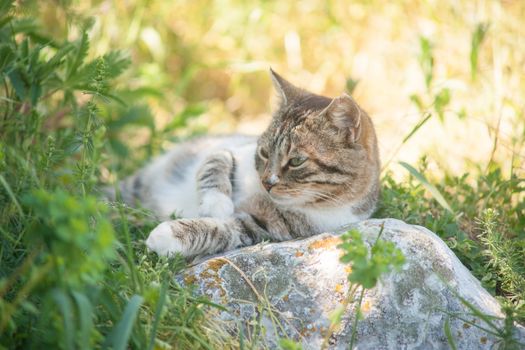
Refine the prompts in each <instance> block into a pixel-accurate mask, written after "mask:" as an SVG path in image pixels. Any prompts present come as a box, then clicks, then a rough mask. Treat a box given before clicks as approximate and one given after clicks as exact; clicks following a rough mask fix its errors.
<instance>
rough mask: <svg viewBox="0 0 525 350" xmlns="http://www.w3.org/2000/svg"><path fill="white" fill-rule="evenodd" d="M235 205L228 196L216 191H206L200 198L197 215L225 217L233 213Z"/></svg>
mask: <svg viewBox="0 0 525 350" xmlns="http://www.w3.org/2000/svg"><path fill="white" fill-rule="evenodd" d="M234 211H235V207H234V206H233V202H232V200H231V198H230V197H228V196H227V195H225V194H224V193H221V192H218V191H207V192H205V193H204V195H203V196H202V198H201V203H200V205H199V216H200V217H209V218H218V219H226V218H229V217H230V216H232V215H233V212H234Z"/></svg>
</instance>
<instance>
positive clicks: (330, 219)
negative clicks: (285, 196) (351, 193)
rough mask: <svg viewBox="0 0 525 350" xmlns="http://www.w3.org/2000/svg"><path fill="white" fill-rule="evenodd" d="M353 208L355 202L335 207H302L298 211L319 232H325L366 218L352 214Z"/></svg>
mask: <svg viewBox="0 0 525 350" xmlns="http://www.w3.org/2000/svg"><path fill="white" fill-rule="evenodd" d="M354 208H355V204H353V205H351V204H348V205H343V206H340V207H337V208H302V209H299V212H301V213H302V214H304V215H306V217H308V219H309V220H310V222H311V223H312V224H313V225H314V226H315V227H317V229H318V230H319V232H327V231H334V230H336V229H338V228H340V227H342V226H344V225H348V224H351V223H353V222H357V221H361V220H364V219H366V218H367V216H366V215H356V214H354V210H353V209H354Z"/></svg>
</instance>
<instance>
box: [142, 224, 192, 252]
mask: <svg viewBox="0 0 525 350" xmlns="http://www.w3.org/2000/svg"><path fill="white" fill-rule="evenodd" d="M179 226H180V225H177V222H176V221H165V222H163V223H161V224H159V225H158V226H157V227H155V228H154V229H153V231H151V233H150V234H149V236H148V239H146V246H147V247H148V249H149V250H152V251H154V252H155V253H157V254H158V255H162V256H170V255H173V254H175V253H181V254H182V255H185V249H184V247H183V244H182V241H181V239H180V238H178V237H177V236H178V234H177V231H178V229H180V227H179Z"/></svg>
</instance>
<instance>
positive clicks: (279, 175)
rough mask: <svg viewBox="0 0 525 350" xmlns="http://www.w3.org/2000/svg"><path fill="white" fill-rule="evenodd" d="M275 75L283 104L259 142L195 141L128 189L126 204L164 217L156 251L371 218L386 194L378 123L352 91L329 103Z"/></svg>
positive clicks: (285, 236)
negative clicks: (382, 192) (381, 177)
mask: <svg viewBox="0 0 525 350" xmlns="http://www.w3.org/2000/svg"><path fill="white" fill-rule="evenodd" d="M270 74H271V77H272V82H273V85H274V87H275V89H276V90H277V92H278V96H279V103H278V108H277V110H276V112H275V113H274V114H273V118H272V121H271V123H270V125H269V127H268V128H267V129H266V131H264V132H263V133H262V135H261V136H260V137H258V138H257V137H251V136H243V135H232V136H208V137H201V138H197V139H194V140H190V141H187V142H185V143H181V144H179V145H177V146H176V147H175V148H174V149H173V150H171V151H170V152H168V153H166V154H164V155H162V156H160V157H158V158H157V159H155V160H153V162H152V163H151V164H149V165H148V166H146V167H145V168H143V169H141V170H139V171H138V172H137V173H136V174H135V175H133V176H131V177H129V178H127V179H126V180H124V181H123V182H122V183H121V185H120V191H121V193H122V198H123V200H124V201H125V202H127V203H128V204H130V205H133V204H135V203H137V202H138V203H140V205H142V206H143V207H146V208H149V209H151V210H152V211H153V212H155V213H156V214H157V215H158V216H159V218H161V219H162V220H164V221H163V222H162V223H160V224H159V225H158V226H157V227H156V228H155V229H154V230H153V231H152V232H151V233H150V234H149V237H148V238H147V240H146V245H147V247H148V248H149V249H150V250H152V251H154V252H156V253H157V254H159V255H172V254H175V253H180V254H182V255H183V256H185V257H187V258H194V257H197V256H203V255H210V254H215V253H219V252H223V251H227V250H231V249H234V248H238V247H241V246H247V245H252V244H255V243H258V242H261V241H262V240H271V241H285V240H290V239H294V238H299V237H307V236H312V235H315V234H319V233H322V232H326V231H331V230H335V229H337V228H339V227H341V226H343V225H345V224H349V223H352V222H356V221H360V220H364V219H367V218H368V217H370V215H371V214H372V212H373V211H374V209H375V206H376V203H377V200H378V197H379V191H380V186H379V172H380V160H379V152H378V146H377V138H376V134H375V131H374V126H373V123H372V120H371V119H370V117H369V116H368V115H367V114H366V113H365V112H364V111H363V110H362V109H361V107H359V106H358V104H357V103H356V102H355V101H354V99H353V98H352V97H350V96H349V95H347V94H346V93H343V94H342V95H341V96H339V97H337V98H334V99H330V98H327V97H324V96H320V95H316V94H313V93H310V92H308V91H306V90H303V89H300V88H298V87H296V86H294V85H293V84H292V83H290V82H288V81H287V80H285V79H284V78H283V77H281V76H280V75H279V74H277V73H275V72H274V71H273V70H271V69H270ZM173 213H175V214H176V216H177V217H181V219H177V220H170V219H169V218H170V215H172V214H173Z"/></svg>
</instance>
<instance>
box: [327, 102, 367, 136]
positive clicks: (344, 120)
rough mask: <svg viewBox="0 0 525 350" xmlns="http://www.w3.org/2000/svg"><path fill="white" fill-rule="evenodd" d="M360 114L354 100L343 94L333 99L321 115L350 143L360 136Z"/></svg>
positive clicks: (359, 109)
mask: <svg viewBox="0 0 525 350" xmlns="http://www.w3.org/2000/svg"><path fill="white" fill-rule="evenodd" d="M361 113H362V112H361V108H359V106H358V105H357V103H356V102H355V101H354V99H353V98H352V97H350V95H348V94H346V93H343V94H342V95H341V96H339V97H336V98H334V99H333V100H332V102H331V103H330V104H329V105H328V107H326V108H325V109H324V111H323V112H322V113H321V114H323V115H324V116H325V117H326V118H327V119H328V120H330V122H331V123H332V124H333V125H334V126H335V127H337V128H338V129H339V130H340V131H342V132H343V134H345V135H347V136H348V139H349V140H350V142H356V141H357V140H359V136H360V135H361Z"/></svg>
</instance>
